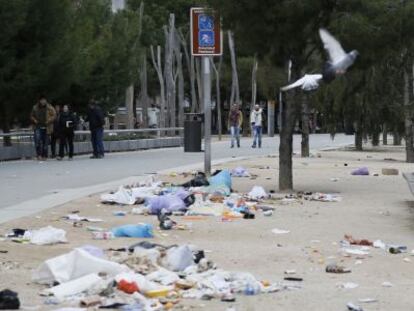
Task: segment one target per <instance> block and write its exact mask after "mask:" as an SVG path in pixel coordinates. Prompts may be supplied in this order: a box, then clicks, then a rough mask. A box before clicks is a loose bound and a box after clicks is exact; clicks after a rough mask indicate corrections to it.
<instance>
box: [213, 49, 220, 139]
mask: <svg viewBox="0 0 414 311" xmlns="http://www.w3.org/2000/svg"><path fill="white" fill-rule="evenodd" d="M210 62H211V66H212V67H213V70H214V72H215V74H216V109H217V128H218V138H219V140H221V139H222V133H223V123H222V122H223V120H222V117H221V92H220V74H221V66H222V64H223V57H222V56H220V60H219V64H218V66H216V64H214V61H213V59H210Z"/></svg>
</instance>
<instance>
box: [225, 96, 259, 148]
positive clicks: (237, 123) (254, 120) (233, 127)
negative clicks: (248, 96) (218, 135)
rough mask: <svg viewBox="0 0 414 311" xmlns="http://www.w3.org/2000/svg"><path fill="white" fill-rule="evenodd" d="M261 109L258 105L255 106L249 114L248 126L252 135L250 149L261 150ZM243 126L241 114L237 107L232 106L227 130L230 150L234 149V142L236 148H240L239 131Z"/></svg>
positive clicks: (236, 105) (235, 105)
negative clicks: (229, 135) (228, 130)
mask: <svg viewBox="0 0 414 311" xmlns="http://www.w3.org/2000/svg"><path fill="white" fill-rule="evenodd" d="M262 113H263V111H262V109H261V108H260V106H259V105H255V106H254V109H253V110H252V112H251V114H250V125H251V129H252V134H253V144H252V148H256V147H259V148H262V123H263V117H262ZM242 125H243V113H242V112H241V110H240V108H239V105H238V104H234V105H233V106H232V107H231V109H230V113H229V128H230V134H231V145H230V148H234V143H235V142H236V144H237V148H240V130H241V127H242Z"/></svg>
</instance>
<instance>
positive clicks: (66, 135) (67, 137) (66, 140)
mask: <svg viewBox="0 0 414 311" xmlns="http://www.w3.org/2000/svg"><path fill="white" fill-rule="evenodd" d="M75 127H76V118H75V116H74V115H73V113H72V112H71V111H70V110H69V106H68V105H64V106H63V109H62V111H61V113H60V114H59V121H58V129H59V135H60V136H59V156H58V157H57V159H58V160H62V159H63V158H64V157H65V147H66V145H67V146H68V149H69V160H72V159H73V138H74V137H75Z"/></svg>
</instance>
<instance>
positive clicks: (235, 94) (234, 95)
mask: <svg viewBox="0 0 414 311" xmlns="http://www.w3.org/2000/svg"><path fill="white" fill-rule="evenodd" d="M227 34H228V38H229V49H230V59H231V72H232V75H231V96H230V107H231V106H232V105H233V104H234V101H236V102H237V103H239V104H240V89H239V77H238V74H237V62H236V51H235V47H234V39H233V33H232V32H231V31H230V30H229V31H228V32H227Z"/></svg>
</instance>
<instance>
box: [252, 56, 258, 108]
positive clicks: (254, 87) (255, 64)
mask: <svg viewBox="0 0 414 311" xmlns="http://www.w3.org/2000/svg"><path fill="white" fill-rule="evenodd" d="M258 68H259V62H258V61H257V56H256V55H255V56H254V59H253V69H252V102H251V105H250V106H251V109H253V106H254V105H255V104H256V97H257V69H258Z"/></svg>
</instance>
